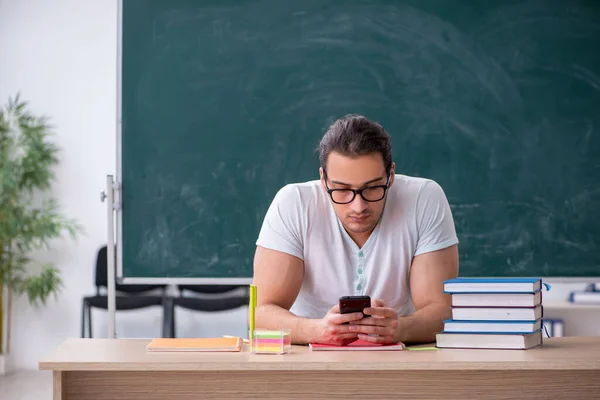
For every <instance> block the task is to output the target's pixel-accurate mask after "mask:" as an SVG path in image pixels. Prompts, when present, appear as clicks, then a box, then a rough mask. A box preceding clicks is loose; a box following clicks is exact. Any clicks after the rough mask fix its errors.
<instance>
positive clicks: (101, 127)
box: [0, 0, 247, 368]
mask: <svg viewBox="0 0 600 400" xmlns="http://www.w3.org/2000/svg"><path fill="white" fill-rule="evenodd" d="M116 39H117V2H116V0H60V1H59V0H50V1H49V0H0V103H5V101H6V99H7V98H8V97H9V96H10V97H12V96H14V95H15V94H16V93H17V92H21V96H22V98H23V99H25V100H27V101H29V103H30V106H31V110H32V111H33V112H34V113H38V114H46V115H48V116H50V117H51V118H52V123H53V125H54V126H55V128H56V129H55V131H56V137H55V139H56V143H57V144H58V145H59V146H60V148H61V149H62V151H61V154H60V165H59V166H58V168H57V170H56V175H57V180H56V184H55V185H54V193H55V195H56V197H57V198H58V199H59V201H60V204H61V207H62V210H63V211H64V212H65V213H66V214H67V215H68V216H70V217H74V218H77V219H78V221H79V222H80V223H81V224H82V225H83V226H84V227H85V230H86V234H85V236H82V237H80V238H79V240H78V241H77V242H72V241H70V240H61V241H57V242H56V243H54V246H53V251H52V252H50V253H46V254H44V253H42V254H39V255H38V257H37V258H38V259H39V260H40V261H50V262H53V263H56V264H57V265H58V266H59V267H60V268H61V270H62V274H63V279H64V291H63V293H62V295H61V296H60V298H59V299H58V301H54V300H50V301H49V303H48V305H47V307H45V308H43V309H39V310H38V309H34V308H32V307H30V306H29V304H28V302H27V300H26V299H25V298H20V299H16V300H15V301H14V308H13V318H12V346H11V348H12V352H11V364H13V365H14V366H15V367H17V368H37V362H38V360H39V359H40V358H41V357H43V356H44V355H46V354H48V353H49V352H51V351H52V350H53V349H54V348H55V347H57V346H58V345H59V344H60V343H61V342H62V341H63V340H64V339H65V338H67V337H79V334H80V318H81V299H82V296H84V295H87V294H93V291H94V286H93V281H94V276H93V271H94V269H93V268H94V257H95V254H96V251H97V249H98V248H99V247H100V246H102V245H103V244H105V243H106V237H107V234H106V211H105V210H106V208H105V204H104V203H101V202H100V197H99V195H100V192H101V191H102V190H103V189H104V184H105V182H106V175H108V174H113V175H114V174H116V147H115V146H116V133H115V121H116V119H115V118H116V59H117V53H116ZM246 315H247V311H246V310H244V309H239V310H237V311H233V312H223V313H218V314H215V319H210V322H209V320H208V316H207V315H206V314H205V313H192V312H178V313H177V319H178V326H177V329H178V334H180V335H181V336H191V335H201V336H210V335H221V334H233V335H243V334H244V330H245V326H246ZM93 322H94V335H95V336H97V337H98V336H106V335H107V324H106V322H107V320H106V313H105V312H103V311H99V310H97V311H95V312H94V321H93ZM160 327H161V312H160V310H158V309H156V310H150V309H149V310H146V311H135V312H127V313H119V314H118V316H117V334H118V336H122V337H153V336H157V335H160Z"/></svg>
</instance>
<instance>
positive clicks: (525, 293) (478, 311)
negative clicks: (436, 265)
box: [436, 278, 543, 349]
mask: <svg viewBox="0 0 600 400" xmlns="http://www.w3.org/2000/svg"><path fill="white" fill-rule="evenodd" d="M444 293H448V294H450V295H451V296H452V318H451V319H449V320H447V321H444V330H443V332H442V333H438V334H437V335H436V345H437V347H440V348H479V349H529V348H532V347H536V346H539V345H541V344H542V317H543V305H542V280H541V279H539V278H511V279H506V278H498V279H494V278H457V279H450V280H447V281H445V282H444Z"/></svg>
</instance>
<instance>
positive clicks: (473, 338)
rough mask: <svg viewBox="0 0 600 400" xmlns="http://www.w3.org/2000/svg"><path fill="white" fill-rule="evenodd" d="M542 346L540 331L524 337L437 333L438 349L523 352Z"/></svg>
mask: <svg viewBox="0 0 600 400" xmlns="http://www.w3.org/2000/svg"><path fill="white" fill-rule="evenodd" d="M541 344H542V331H537V332H535V333H529V334H526V335H515V334H502V335H495V334H488V333H466V334H465V333H438V334H436V345H437V347H439V348H454V349H512V350H525V349H530V348H532V347H536V346H539V345H541Z"/></svg>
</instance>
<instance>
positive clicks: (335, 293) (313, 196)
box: [254, 115, 458, 344]
mask: <svg viewBox="0 0 600 400" xmlns="http://www.w3.org/2000/svg"><path fill="white" fill-rule="evenodd" d="M318 150H319V153H320V162H321V168H320V176H321V179H320V181H318V180H315V181H310V182H305V183H297V184H289V185H286V186H285V187H283V188H282V189H281V190H280V191H279V192H278V193H277V195H276V196H275V198H274V200H273V202H272V204H271V205H270V207H269V209H268V211H267V214H266V216H265V219H264V222H263V225H262V228H261V231H260V234H259V237H258V240H257V243H256V244H257V249H256V255H255V259H254V284H255V285H256V286H257V292H258V301H257V308H256V326H257V327H258V328H267V329H278V328H291V330H292V341H293V342H294V343H298V344H301V343H309V342H319V343H329V344H343V343H348V342H351V341H353V340H356V339H357V338H360V339H363V340H367V341H371V342H378V343H393V342H398V341H401V342H405V343H408V342H413V343H414V342H432V341H435V333H436V332H440V331H441V330H442V324H443V320H444V319H447V318H449V317H450V298H449V296H448V295H445V294H443V292H442V291H443V284H442V282H443V281H444V280H445V279H449V278H454V277H456V276H457V274H458V249H457V243H458V239H457V237H456V232H455V227H454V221H453V219H452V214H451V211H450V207H449V205H448V201H447V199H446V196H445V194H444V192H443V190H442V188H441V187H440V186H439V185H438V184H437V183H436V182H434V181H432V180H429V179H422V178H414V177H409V176H405V175H399V174H398V175H396V174H395V164H394V163H393V162H392V151H391V141H390V137H389V135H388V134H387V133H386V132H385V130H384V129H383V128H382V127H381V126H380V125H379V124H377V123H374V122H372V121H369V120H368V119H366V118H364V117H362V116H355V115H351V116H347V117H344V118H342V119H340V120H338V121H336V122H334V123H333V124H332V125H331V126H330V127H329V129H328V131H327V132H326V133H325V135H324V136H323V138H322V140H321V143H320V144H319V149H318ZM348 295H369V296H371V298H372V302H371V305H372V307H371V308H368V309H365V310H364V313H365V315H363V314H362V313H353V314H340V310H339V307H338V300H339V298H340V297H341V296H348ZM347 322H349V323H347Z"/></svg>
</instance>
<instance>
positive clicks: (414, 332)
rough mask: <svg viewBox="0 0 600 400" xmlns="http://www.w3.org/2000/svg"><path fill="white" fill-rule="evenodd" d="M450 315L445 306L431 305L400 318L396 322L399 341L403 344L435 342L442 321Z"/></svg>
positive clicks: (450, 312)
mask: <svg viewBox="0 0 600 400" xmlns="http://www.w3.org/2000/svg"><path fill="white" fill-rule="evenodd" d="M451 315H452V310H451V308H450V307H449V306H448V305H446V304H440V303H433V304H429V305H427V306H425V307H423V308H422V309H420V310H418V311H416V312H415V313H414V314H412V315H409V316H405V317H400V318H399V321H398V335H399V340H400V341H401V342H403V343H431V342H435V334H436V333H438V332H441V331H442V330H443V326H444V320H446V319H449V318H450V317H451Z"/></svg>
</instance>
